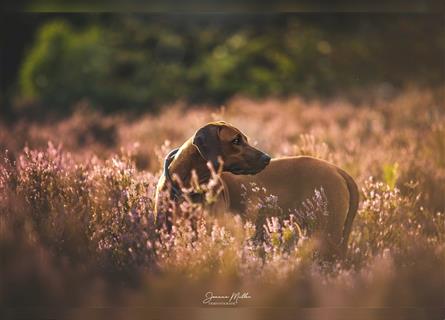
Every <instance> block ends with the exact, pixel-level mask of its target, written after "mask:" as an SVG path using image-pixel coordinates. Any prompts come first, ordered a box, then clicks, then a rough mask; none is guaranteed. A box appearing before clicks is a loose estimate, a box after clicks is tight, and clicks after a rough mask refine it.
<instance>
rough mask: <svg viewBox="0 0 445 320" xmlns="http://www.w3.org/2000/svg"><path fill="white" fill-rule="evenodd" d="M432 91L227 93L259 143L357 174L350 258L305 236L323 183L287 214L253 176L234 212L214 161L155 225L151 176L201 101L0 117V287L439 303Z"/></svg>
mask: <svg viewBox="0 0 445 320" xmlns="http://www.w3.org/2000/svg"><path fill="white" fill-rule="evenodd" d="M439 98H440V95H438V94H437V93H436V92H435V91H434V90H424V91H422V90H410V91H409V92H405V93H403V94H400V95H399V96H397V97H395V98H393V99H391V100H384V99H383V100H382V99H380V100H379V99H374V100H370V101H369V102H364V103H363V105H361V106H355V105H353V104H352V103H350V102H347V101H325V102H320V101H304V100H302V99H299V98H297V97H296V98H289V99H286V100H280V101H279V100H274V99H268V100H265V101H251V100H248V99H244V98H237V99H234V100H232V101H230V102H229V103H228V104H227V106H226V108H225V109H224V117H225V120H227V121H229V122H231V123H233V124H234V125H235V126H239V127H241V128H243V129H245V130H246V132H247V133H248V134H249V135H251V136H252V137H253V138H254V139H257V143H258V144H260V145H261V147H262V148H263V149H265V150H267V151H268V152H269V153H271V154H274V155H283V154H285V155H298V154H306V155H316V156H318V157H321V158H324V159H327V160H330V161H333V162H335V163H336V164H337V165H339V166H340V167H343V168H345V169H346V170H347V171H348V172H350V173H351V175H352V176H354V177H355V179H356V180H357V182H358V184H359V186H360V188H361V203H360V208H359V212H358V214H357V216H356V218H355V221H354V224H353V228H352V232H351V236H350V240H349V248H348V253H347V257H346V259H345V260H343V261H339V262H337V263H334V264H331V265H329V266H324V265H323V264H322V263H320V261H318V260H317V259H314V255H313V248H314V243H313V241H312V237H311V236H312V230H314V229H316V228H319V227H322V226H320V225H319V224H320V223H324V222H323V221H325V220H324V219H320V217H323V216H325V215H326V211H327V204H326V195H325V191H324V190H323V188H318V189H316V190H314V193H313V194H312V195H311V196H310V197H309V198H308V199H306V200H305V201H304V202H303V203H302V204H301V206H299V207H298V208H295V209H294V210H292V211H291V212H284V211H283V210H282V209H281V208H280V207H279V201H278V200H279V199H278V198H277V196H276V195H271V194H269V193H268V191H267V190H265V189H263V188H261V187H260V186H257V185H248V186H244V189H243V194H244V197H245V206H246V210H245V212H244V213H242V214H241V215H236V214H233V213H231V212H225V213H222V214H219V215H215V214H213V212H212V206H214V205H217V204H218V201H216V200H217V199H218V194H219V193H220V192H221V189H220V185H219V184H218V172H217V171H216V172H215V171H213V173H212V179H210V181H209V183H207V184H204V185H200V184H199V183H197V182H196V181H195V182H194V183H193V186H192V188H191V189H190V190H184V191H186V193H187V192H189V191H199V192H202V194H205V202H204V204H200V203H193V202H192V201H191V199H187V197H185V201H183V202H181V203H180V204H176V203H173V202H168V201H167V200H166V202H165V203H164V204H165V206H166V207H171V208H174V212H175V215H174V216H173V217H172V228H171V230H168V229H167V228H166V227H165V226H162V225H161V226H159V227H158V228H156V226H155V223H154V217H153V206H154V202H153V201H154V190H155V187H156V184H157V177H158V176H159V175H160V169H161V165H162V160H163V158H164V155H165V154H166V153H167V152H168V150H169V149H171V146H177V145H180V144H181V143H182V142H183V141H185V139H186V138H188V137H190V136H191V135H192V134H193V130H194V128H196V127H198V126H199V125H200V124H202V123H204V122H206V121H209V120H211V119H212V117H214V116H215V115H214V114H213V112H214V111H212V110H211V109H209V108H206V107H197V108H192V109H190V110H189V111H188V112H187V113H185V114H184V112H183V111H184V109H183V107H182V106H181V105H175V106H171V107H170V108H167V109H166V111H163V112H161V113H160V114H159V115H156V116H153V115H150V116H149V115H147V116H141V117H140V118H139V119H133V120H130V118H125V116H113V117H110V116H103V117H102V116H97V115H95V116H94V119H93V120H89V121H90V122H87V120H85V123H83V121H82V119H83V118H82V117H87V113H82V112H76V113H75V114H74V115H73V117H72V118H67V119H64V120H61V121H60V122H59V123H56V124H52V125H51V126H50V125H45V124H39V123H29V124H26V123H25V124H24V123H17V124H16V125H10V126H8V127H7V126H6V125H0V145H1V146H2V147H3V149H2V153H1V156H0V261H1V262H2V263H0V274H1V281H0V301H1V302H2V305H6V306H14V305H16V306H17V305H22V304H23V305H32V304H36V305H39V306H40V305H57V306H59V305H70V306H73V305H75V306H90V307H97V306H104V305H105V306H107V305H113V304H115V303H116V301H120V303H121V304H122V305H123V306H138V307H140V306H153V307H159V306H166V305H167V304H168V303H170V302H171V305H182V306H184V307H190V306H191V305H193V306H194V305H197V306H201V301H202V299H203V294H204V293H205V292H207V291H211V290H212V291H214V292H215V294H216V293H219V292H221V294H223V293H225V292H226V291H227V292H229V293H231V292H232V291H243V290H248V291H249V293H250V294H251V295H252V296H253V298H252V300H251V301H250V302H246V303H249V305H250V306H261V307H265V306H283V307H289V306H291V307H293V308H294V307H295V306H297V307H329V309H326V310H329V313H332V314H333V315H334V316H335V314H337V313H338V314H340V313H341V307H366V308H368V307H391V306H396V307H406V306H410V307H418V306H426V305H428V306H431V307H440V306H442V304H443V296H444V295H445V285H444V283H443V269H444V268H445V259H444V257H445V246H444V243H445V201H444V197H443V195H444V194H445V166H444V163H445V162H444V152H443V146H444V145H445V130H443V125H442V124H443V123H444V120H445V117H444V112H443V110H442V109H441V108H440V107H439V106H440V105H441V104H440V103H441V100H440V99H439ZM419 106H422V107H419ZM246 118H248V119H249V120H250V121H249V122H248V123H247V122H246V121H245V119H246ZM91 122H94V123H96V124H97V125H98V126H99V127H100V128H113V129H112V131H113V138H112V139H107V138H106V137H103V136H101V138H100V139H96V138H95V135H94V134H93V133H92V132H90V131H91V130H93V129H92V128H93V127H97V126H96V125H95V124H94V125H93V124H91V125H88V123H91ZM24 126H25V128H26V130H23V128H24ZM110 130H111V129H110ZM93 131H94V130H93ZM105 131H106V130H105ZM105 131H104V132H105ZM76 134H77V135H81V136H83V137H88V139H87V140H88V141H89V142H91V144H89V143H83V142H79V141H78V140H76V139H75V138H74V136H75V135H76ZM63 137H67V139H66V140H64V141H62V138H63ZM271 137H275V138H274V139H270V138H271ZM166 139H170V141H171V142H165V143H164V142H163V141H165V140H166ZM48 140H52V141H54V142H53V143H48V142H47V141H48ZM76 141H77V142H76ZM101 141H102V142H101ZM105 141H106V143H105ZM25 142H26V143H27V146H25ZM43 142H44V143H43ZM61 142H64V145H63V148H62V147H61ZM163 143H164V144H163ZM254 143H255V142H254ZM5 146H8V150H9V151H8V152H5V151H4V149H6V148H5ZM247 193H249V195H253V196H249V197H246V195H247ZM172 213H173V211H172ZM218 291H219V292H218ZM333 307H340V308H338V309H337V308H333ZM262 310H263V309H262ZM322 310H324V309H322ZM260 316H263V317H265V318H267V312H264V314H263V313H262V314H260ZM328 316H331V314H329V315H328ZM428 316H429V315H428ZM399 318H400V317H399ZM402 318H403V317H402ZM419 319H429V318H428V317H427V316H422V315H421V316H420V317H419Z"/></svg>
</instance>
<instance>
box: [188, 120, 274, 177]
mask: <svg viewBox="0 0 445 320" xmlns="http://www.w3.org/2000/svg"><path fill="white" fill-rule="evenodd" d="M193 145H194V146H195V147H196V148H197V149H198V151H199V153H200V154H201V156H202V157H203V158H204V159H205V160H207V161H210V162H211V163H212V164H213V167H214V168H215V169H217V168H218V167H219V163H218V158H219V157H220V158H221V160H222V161H223V163H224V166H223V171H228V172H231V173H234V174H256V173H258V172H260V171H261V170H263V169H264V168H265V167H266V166H267V165H268V164H269V162H270V157H269V155H267V154H266V153H264V152H262V151H260V150H258V149H256V148H254V147H252V146H251V145H250V144H249V143H248V141H247V137H246V135H244V134H243V133H242V132H241V131H240V130H238V129H237V128H235V127H234V126H232V125H230V124H228V123H226V122H223V121H218V122H211V123H208V124H207V125H205V126H204V127H202V128H200V129H199V130H198V131H196V133H195V135H194V137H193Z"/></svg>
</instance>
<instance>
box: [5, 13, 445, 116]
mask: <svg viewBox="0 0 445 320" xmlns="http://www.w3.org/2000/svg"><path fill="white" fill-rule="evenodd" d="M5 16H6V22H4V24H5V27H6V24H7V23H8V22H9V23H10V24H12V26H16V27H17V28H19V29H20V28H21V29H23V30H24V31H20V30H17V31H18V33H19V34H18V36H17V35H9V36H8V35H6V43H5V47H6V48H8V49H6V50H5V54H4V56H3V58H4V59H5V61H4V63H5V64H6V65H8V64H9V63H12V64H13V66H6V67H5V71H4V77H5V79H3V81H5V82H4V84H6V88H7V89H8V91H5V93H7V95H6V96H4V97H3V99H4V102H6V105H7V106H9V108H12V107H11V105H10V103H14V102H15V104H17V105H19V107H22V108H23V106H29V105H30V104H31V105H32V106H33V108H34V109H35V108H37V105H40V106H44V107H41V108H43V110H44V111H45V112H46V111H49V110H52V111H57V112H58V113H62V114H63V113H65V112H67V111H69V110H70V109H71V107H72V106H73V104H75V103H77V102H78V101H80V100H85V99H86V100H88V101H90V103H91V104H92V105H93V106H94V107H95V108H100V109H102V110H105V111H116V110H128V109H133V110H139V111H147V110H156V109H159V107H160V106H162V105H163V104H165V103H169V102H173V101H177V100H184V101H188V102H192V103H196V102H201V103H202V102H212V103H216V104H218V103H223V102H224V101H227V99H228V98H230V97H232V96H234V95H247V96H250V97H257V98H261V97H265V96H270V95H274V96H289V95H294V94H299V95H303V96H306V97H320V96H332V95H338V94H339V93H341V95H345V94H347V93H352V92H357V91H360V90H361V91H366V90H370V89H372V88H374V89H375V88H377V89H378V90H380V91H382V92H383V93H384V94H391V93H393V92H394V90H397V89H398V88H401V87H403V86H406V85H407V84H413V83H414V84H417V85H420V86H428V85H437V84H440V83H441V82H443V80H444V74H443V64H444V61H443V57H444V52H445V28H444V25H443V18H442V16H441V15H440V14H433V13H429V14H416V13H412V14H409V13H404V14H396V13H394V14H366V13H362V14H346V13H344V14H320V13H318V14H314V13H307V14H263V15H252V14H250V15H249V14H233V15H227V14H226V15H225V14H168V15H167V14H164V15H154V14H83V15H81V14H64V15H60V14H26V15H24V14H22V15H17V14H16V15H14V14H10V15H5ZM23 26H25V27H24V28H23ZM26 26H27V27H28V28H26ZM31 26H32V29H31ZM9 27H10V26H9ZM4 32H5V31H4ZM21 32H22V33H21ZM20 35H21V36H22V37H20ZM17 37H18V39H21V40H25V39H26V40H28V41H27V42H26V43H25V45H24V44H23V43H20V44H17V43H16V42H14V41H17V40H16V39H17ZM8 39H9V42H8ZM14 43H15V46H14ZM11 44H12V45H11ZM8 103H9V104H8ZM16 109H17V108H16ZM18 109H20V108H18Z"/></svg>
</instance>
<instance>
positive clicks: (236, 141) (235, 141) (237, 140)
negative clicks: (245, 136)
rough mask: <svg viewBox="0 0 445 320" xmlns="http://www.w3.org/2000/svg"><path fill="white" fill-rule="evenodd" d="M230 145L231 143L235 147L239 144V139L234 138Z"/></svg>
mask: <svg viewBox="0 0 445 320" xmlns="http://www.w3.org/2000/svg"><path fill="white" fill-rule="evenodd" d="M232 143H233V144H236V145H239V144H241V139H240V137H236V138H235V139H233V140H232Z"/></svg>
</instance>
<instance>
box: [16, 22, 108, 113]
mask: <svg viewBox="0 0 445 320" xmlns="http://www.w3.org/2000/svg"><path fill="white" fill-rule="evenodd" d="M102 36H103V32H102V31H101V29H99V28H98V27H94V26H93V27H89V28H87V29H85V30H83V31H75V30H74V29H73V28H72V27H71V26H70V25H68V24H67V23H65V22H63V21H61V20H57V21H52V22H50V23H47V24H45V25H44V26H43V27H42V28H41V29H40V30H39V32H38V35H37V40H36V42H35V45H34V47H32V48H31V50H30V52H29V54H28V55H27V56H26V59H25V61H24V63H23V66H22V69H21V72H20V85H21V89H22V92H23V95H24V96H25V97H28V98H36V99H39V100H41V101H42V102H43V103H44V104H46V105H48V107H53V108H55V107H58V108H63V107H66V106H68V105H69V104H70V103H72V102H75V101H78V100H80V99H82V98H86V97H88V98H90V99H92V100H93V101H96V100H100V99H101V98H103V97H107V96H108V95H109V93H110V91H109V89H108V88H107V85H106V79H107V77H108V76H109V65H110V63H111V60H110V54H109V49H108V48H106V47H105V46H104V45H103V43H101V39H102Z"/></svg>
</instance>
